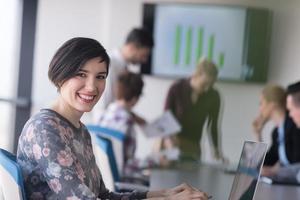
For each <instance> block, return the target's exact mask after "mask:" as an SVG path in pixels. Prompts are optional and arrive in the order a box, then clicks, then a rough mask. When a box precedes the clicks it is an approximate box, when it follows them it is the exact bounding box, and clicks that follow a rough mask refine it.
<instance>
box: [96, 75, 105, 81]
mask: <svg viewBox="0 0 300 200" xmlns="http://www.w3.org/2000/svg"><path fill="white" fill-rule="evenodd" d="M96 78H97V79H100V80H103V79H106V75H98V76H97V77H96Z"/></svg>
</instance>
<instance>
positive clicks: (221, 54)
mask: <svg viewBox="0 0 300 200" xmlns="http://www.w3.org/2000/svg"><path fill="white" fill-rule="evenodd" d="M224 60H225V54H224V52H222V53H220V54H219V62H218V67H219V69H222V68H223V66H224Z"/></svg>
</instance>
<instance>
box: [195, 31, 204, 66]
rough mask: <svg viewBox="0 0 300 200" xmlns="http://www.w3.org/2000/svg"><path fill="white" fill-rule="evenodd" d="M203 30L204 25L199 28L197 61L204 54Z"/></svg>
mask: <svg viewBox="0 0 300 200" xmlns="http://www.w3.org/2000/svg"><path fill="white" fill-rule="evenodd" d="M203 32H204V29H203V28H202V27H200V28H198V44H197V49H196V63H197V62H198V61H199V58H201V57H202V54H203Z"/></svg>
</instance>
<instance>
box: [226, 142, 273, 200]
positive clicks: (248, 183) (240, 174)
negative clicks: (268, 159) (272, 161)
mask: <svg viewBox="0 0 300 200" xmlns="http://www.w3.org/2000/svg"><path fill="white" fill-rule="evenodd" d="M267 148H268V145H267V144H266V143H261V142H251V141H246V142H245V143H244V146H243V149H242V154H241V157H240V161H239V165H238V168H237V171H236V174H235V177H234V181H233V185H232V188H231V192H230V196H229V200H251V199H253V197H254V194H255V191H256V188H257V183H258V179H259V176H260V170H261V167H262V165H263V162H264V159H265V155H266V152H267Z"/></svg>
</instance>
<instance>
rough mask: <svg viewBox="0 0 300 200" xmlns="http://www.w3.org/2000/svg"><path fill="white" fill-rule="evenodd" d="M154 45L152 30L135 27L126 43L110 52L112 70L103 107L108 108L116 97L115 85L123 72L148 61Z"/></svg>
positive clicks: (103, 99)
mask: <svg viewBox="0 0 300 200" xmlns="http://www.w3.org/2000/svg"><path fill="white" fill-rule="evenodd" d="M153 45H154V41H153V37H152V35H151V33H150V32H148V31H147V30H146V29H145V28H134V29H132V30H131V31H130V32H129V34H128V36H127V38H126V40H125V43H124V45H123V46H122V47H121V48H119V49H115V50H113V51H112V52H111V53H110V55H109V56H110V59H111V64H110V68H109V70H110V72H109V75H108V79H107V82H106V88H105V92H104V95H103V97H102V98H101V100H102V102H101V103H102V104H103V105H102V107H104V108H106V107H107V106H108V104H109V103H111V102H113V101H114V100H115V99H116V98H115V87H116V86H115V85H116V83H117V77H118V76H119V75H120V74H121V72H123V71H124V70H128V68H130V67H132V65H140V64H143V63H146V62H147V60H148V58H149V55H150V52H151V49H152V47H153Z"/></svg>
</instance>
